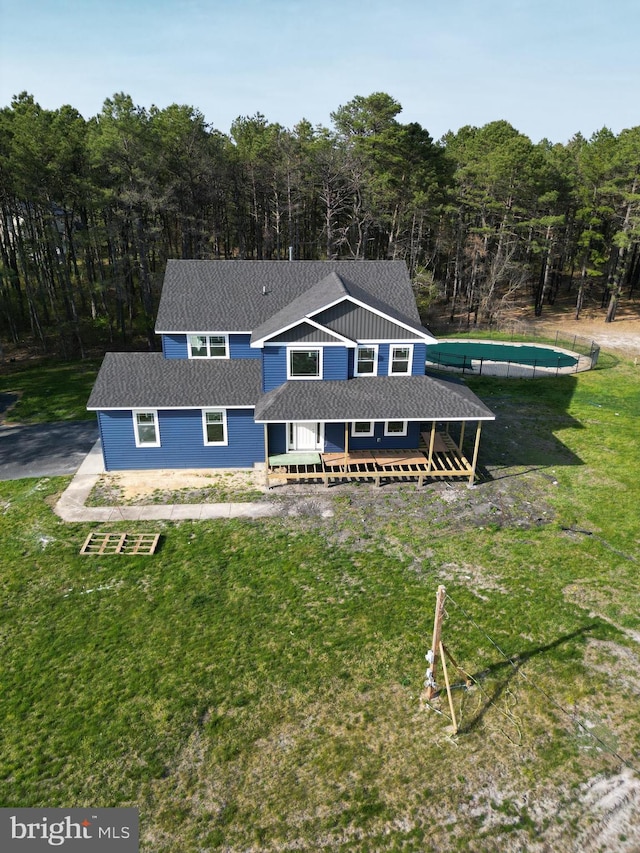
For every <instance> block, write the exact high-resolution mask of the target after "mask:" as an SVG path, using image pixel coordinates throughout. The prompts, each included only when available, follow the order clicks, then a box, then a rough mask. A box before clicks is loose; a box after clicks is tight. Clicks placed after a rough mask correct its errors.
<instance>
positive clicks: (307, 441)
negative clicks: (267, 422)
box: [288, 423, 324, 450]
mask: <svg viewBox="0 0 640 853" xmlns="http://www.w3.org/2000/svg"><path fill="white" fill-rule="evenodd" d="M323 432H324V431H323V429H322V424H321V423H290V424H289V437H288V443H289V447H288V450H324V435H323Z"/></svg>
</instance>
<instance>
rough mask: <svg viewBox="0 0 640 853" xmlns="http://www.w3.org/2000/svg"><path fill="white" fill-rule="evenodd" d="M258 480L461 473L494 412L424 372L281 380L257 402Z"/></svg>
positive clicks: (469, 474) (421, 478)
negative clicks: (261, 449) (261, 472)
mask: <svg viewBox="0 0 640 853" xmlns="http://www.w3.org/2000/svg"><path fill="white" fill-rule="evenodd" d="M255 416H256V417H255V419H256V421H257V422H259V423H262V424H263V425H264V446H265V478H266V485H267V487H268V488H271V487H272V486H274V485H278V484H286V483H290V482H319V483H324V485H325V486H329V485H331V484H335V483H338V482H344V481H347V482H348V481H355V480H362V481H369V482H373V483H375V484H376V485H378V486H379V485H382V483H385V482H388V481H392V480H411V481H416V482H417V485H418V486H422V485H423V484H424V483H425V482H427V481H431V480H443V479H445V480H446V479H451V480H456V479H459V480H466V481H467V483H468V484H469V486H472V485H473V483H474V480H475V476H476V466H477V461H478V450H479V447H480V435H481V430H482V423H483V422H484V421H493V420H494V419H495V416H494V415H493V413H492V412H491V411H490V410H489V409H488V408H487V407H486V406H485V405H484V403H482V401H481V400H479V399H478V397H476V395H475V394H474V393H473V392H472V391H471V390H470V389H469V388H467V387H466V386H465V385H464V384H462V383H461V382H459V381H455V380H453V381H452V380H449V379H442V378H441V377H432V376H426V375H425V376H411V377H375V378H356V379H350V380H347V381H326V382H324V381H323V382H312V381H297V382H286V383H285V384H284V385H282V386H280V387H278V388H277V389H275V390H274V391H270V392H268V393H267V394H265V395H264V396H263V397H262V398H261V400H260V401H259V402H258V404H257V406H256V410H255Z"/></svg>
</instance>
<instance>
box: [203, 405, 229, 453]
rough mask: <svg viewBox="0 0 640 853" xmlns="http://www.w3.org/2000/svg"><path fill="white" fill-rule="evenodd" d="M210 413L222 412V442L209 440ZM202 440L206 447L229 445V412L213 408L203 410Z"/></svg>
mask: <svg viewBox="0 0 640 853" xmlns="http://www.w3.org/2000/svg"><path fill="white" fill-rule="evenodd" d="M209 412H220V413H221V414H222V434H223V439H222V441H209V440H208V438H207V414H208V413H209ZM202 440H203V442H204V446H205V447H227V446H228V445H229V434H228V432H227V410H226V409H222V408H215V407H211V408H208V409H203V410H202Z"/></svg>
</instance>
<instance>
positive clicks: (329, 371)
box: [262, 346, 348, 452]
mask: <svg viewBox="0 0 640 853" xmlns="http://www.w3.org/2000/svg"><path fill="white" fill-rule="evenodd" d="M262 352H263V356H262V390H263V391H265V392H266V391H272V390H273V389H274V388H279V387H280V385H283V384H284V383H285V382H286V381H287V348H286V347H284V346H277V347H273V346H267V347H265V348H264V349H263V350H262ZM347 352H348V350H347V348H346V347H324V348H323V354H322V379H347V376H348V359H347ZM292 381H293V382H295V381H296V380H295V379H294V380H292ZM314 381H318V382H320V381H321V380H314ZM282 452H284V451H282Z"/></svg>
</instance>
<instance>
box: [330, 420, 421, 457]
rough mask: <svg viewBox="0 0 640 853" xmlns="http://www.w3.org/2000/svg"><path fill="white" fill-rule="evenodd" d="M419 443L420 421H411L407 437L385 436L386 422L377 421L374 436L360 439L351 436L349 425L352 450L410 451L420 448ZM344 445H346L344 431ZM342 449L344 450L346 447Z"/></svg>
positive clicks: (408, 425)
mask: <svg viewBox="0 0 640 853" xmlns="http://www.w3.org/2000/svg"><path fill="white" fill-rule="evenodd" d="M419 442H420V423H419V422H418V421H409V423H408V424H407V434H406V435H385V434H384V421H380V422H378V421H376V423H375V424H374V425H373V435H372V436H362V437H358V438H355V437H354V436H353V435H351V425H349V449H350V450H409V449H415V448H416V447H418V444H419ZM342 445H344V431H343V438H342ZM340 449H341V450H342V449H344V446H342V447H341V448H340Z"/></svg>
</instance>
